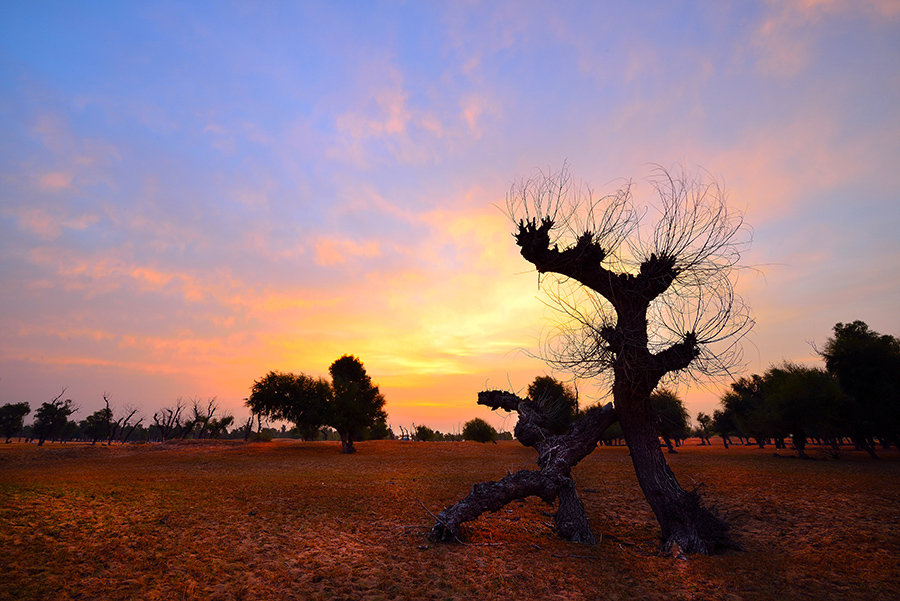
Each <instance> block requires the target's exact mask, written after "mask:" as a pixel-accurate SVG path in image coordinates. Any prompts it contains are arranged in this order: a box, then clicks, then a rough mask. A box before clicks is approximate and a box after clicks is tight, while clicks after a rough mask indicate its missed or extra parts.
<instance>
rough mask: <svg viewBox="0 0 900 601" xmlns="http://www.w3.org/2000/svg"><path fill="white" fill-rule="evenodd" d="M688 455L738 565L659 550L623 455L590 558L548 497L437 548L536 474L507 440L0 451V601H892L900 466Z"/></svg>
mask: <svg viewBox="0 0 900 601" xmlns="http://www.w3.org/2000/svg"><path fill="white" fill-rule="evenodd" d="M781 454H782V456H776V455H775V453H774V451H773V449H771V448H769V449H765V450H761V449H757V448H732V449H730V450H728V451H725V450H724V449H722V447H721V446H715V447H712V448H709V447H701V446H697V445H696V444H695V443H693V442H690V441H689V443H688V444H687V446H685V447H682V449H681V452H680V453H679V454H677V455H672V456H669V460H670V463H671V465H672V468H673V470H674V471H675V473H676V474H677V475H678V477H679V479H680V480H681V482H682V484H683V485H685V486H686V487H690V486H693V485H694V483H700V482H703V483H704V484H705V486H704V487H703V489H702V490H703V493H704V496H705V498H706V499H707V502H709V503H711V504H714V505H715V506H717V507H718V508H719V509H720V510H721V511H723V512H726V513H727V515H728V519H729V521H730V523H731V524H732V526H733V529H734V531H735V535H736V538H737V540H738V541H739V542H740V543H741V544H742V545H743V546H744V547H745V551H743V552H731V553H728V554H725V555H721V556H716V557H690V558H689V559H688V560H686V561H685V560H683V559H678V558H675V557H672V556H662V555H660V554H659V553H658V551H657V540H656V538H655V537H656V536H657V526H656V523H655V521H654V520H653V516H652V514H651V513H650V512H649V509H648V508H647V505H646V502H645V501H644V500H643V497H642V496H641V494H640V491H639V490H638V487H637V482H636V480H635V477H634V474H633V472H632V468H631V465H630V462H629V460H628V454H627V449H625V448H609V447H603V448H599V449H598V450H597V451H596V452H594V453H593V455H591V456H590V457H588V458H587V459H585V460H584V461H583V462H582V463H581V465H579V466H578V468H577V470H576V480H577V482H578V484H579V487H580V490H581V491H582V497H583V498H584V501H585V505H586V507H587V511H588V516H589V518H590V520H591V525H592V527H593V529H594V532H595V534H596V535H598V538H599V537H600V536H602V539H601V540H600V542H599V544H598V545H596V546H594V547H585V546H581V545H577V544H574V543H568V542H565V541H562V540H560V539H559V538H557V536H556V535H555V533H554V531H553V529H552V527H551V523H552V517H550V514H549V513H548V512H552V510H553V508H552V507H550V506H548V505H545V504H543V503H541V502H540V501H537V500H529V501H527V502H524V503H514V504H512V505H510V506H509V507H508V508H507V509H505V510H503V511H500V512H498V513H495V514H490V515H487V516H484V517H482V518H481V519H479V520H478V521H476V522H474V523H472V524H470V525H469V528H468V530H467V532H468V534H469V536H468V540H467V542H466V544H452V545H434V544H431V543H429V542H428V540H427V539H426V534H427V531H428V529H429V527H430V526H431V524H432V523H433V518H432V517H431V516H430V515H429V513H428V511H431V512H434V513H437V512H438V511H439V510H440V509H441V508H443V507H444V506H445V505H447V504H449V503H452V502H454V501H456V500H458V499H460V498H461V497H462V496H464V495H465V494H466V493H467V492H468V490H469V489H470V487H471V486H472V484H474V483H476V482H479V481H482V480H489V479H497V478H500V477H502V476H503V475H505V474H506V472H507V470H516V469H519V468H522V467H533V461H534V456H535V454H534V452H533V451H532V450H531V449H526V448H524V447H522V446H521V445H519V444H518V443H516V442H507V443H501V444H498V445H480V444H477V443H411V442H399V441H383V442H366V443H361V444H359V452H358V453H357V454H356V455H353V456H345V455H341V454H340V453H339V446H338V445H337V444H336V443H297V442H289V441H284V442H280V441H276V442H274V443H268V444H266V443H255V444H242V443H203V444H178V445H169V444H167V445H133V446H125V447H121V446H116V447H113V448H107V447H103V446H99V445H98V446H95V447H92V446H89V445H82V444H65V445H59V444H48V445H45V446H44V447H42V448H38V447H36V446H34V445H25V444H16V443H13V444H8V445H0V599H17V600H19V599H21V600H25V599H59V600H62V599H166V600H169V599H469V598H480V599H499V598H515V599H517V600H519V599H665V600H666V601H673V600H677V599H728V600H739V599H866V600H867V601H868V600H875V599H900V568H898V565H900V560H898V556H900V457H898V455H897V453H896V450H894V451H892V452H885V453H884V459H882V460H881V461H873V460H870V459H868V458H866V457H863V456H861V455H857V454H854V453H847V454H846V456H845V457H844V458H842V459H841V460H839V461H832V460H828V459H826V458H825V455H824V453H822V454H820V453H819V452H818V451H816V450H815V448H813V450H812V455H813V456H816V457H818V459H817V460H813V461H803V460H799V459H795V458H791V457H789V456H788V455H789V453H788V452H784V451H782V452H781Z"/></svg>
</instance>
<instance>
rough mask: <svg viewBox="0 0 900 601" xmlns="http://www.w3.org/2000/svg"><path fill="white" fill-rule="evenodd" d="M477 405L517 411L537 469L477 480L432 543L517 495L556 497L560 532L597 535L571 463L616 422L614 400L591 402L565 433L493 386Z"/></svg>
mask: <svg viewBox="0 0 900 601" xmlns="http://www.w3.org/2000/svg"><path fill="white" fill-rule="evenodd" d="M478 404H479V405H486V406H488V407H491V408H492V409H505V410H506V411H516V412H518V414H519V421H518V422H517V423H516V429H515V434H516V438H517V439H518V440H519V442H521V443H522V444H524V445H526V446H530V447H533V448H534V449H535V450H537V452H538V460H537V463H538V467H539V470H519V471H518V472H515V473H513V474H509V475H507V476H506V477H504V478H503V479H501V480H499V481H497V482H482V483H479V484H476V485H475V486H473V487H472V491H471V492H470V493H469V494H468V495H467V496H466V497H465V498H464V499H462V500H461V501H459V502H457V503H456V504H454V505H451V506H450V507H447V508H446V509H444V510H443V511H441V513H440V514H439V515H438V522H437V523H436V524H435V525H434V527H433V528H432V529H431V534H430V535H429V538H430V539H431V540H432V541H435V542H449V541H453V540H460V537H461V526H462V524H463V523H465V522H469V521H472V520H474V519H476V518H478V517H479V516H480V515H481V514H483V513H486V512H488V511H497V510H499V509H501V508H502V507H503V506H504V505H506V504H507V503H510V502H512V501H514V500H516V499H524V498H526V497H531V496H534V497H539V498H540V499H542V500H543V501H545V502H547V503H552V502H553V501H554V500H555V499H559V506H558V508H557V511H556V515H555V517H554V521H555V523H556V531H557V532H558V533H559V535H560V536H561V537H563V538H565V539H566V540H571V541H575V542H579V543H583V544H588V545H592V544H594V543H595V542H596V539H595V538H594V535H593V533H592V532H591V528H590V526H589V524H588V519H587V515H586V514H585V511H584V504H583V503H582V502H581V499H580V498H579V497H578V491H577V490H576V488H575V481H574V480H573V479H572V468H573V467H574V466H575V465H576V464H577V463H578V462H579V461H581V460H582V459H583V458H585V457H587V456H588V455H589V454H590V453H591V451H593V450H594V449H595V448H596V446H597V443H598V442H599V441H600V437H601V436H602V435H603V432H604V431H605V430H606V429H607V428H608V427H609V426H610V425H611V424H612V423H613V422H615V421H616V412H615V410H614V409H613V407H612V405H611V404H610V405H606V406H603V407H600V406H597V407H592V408H590V409H588V410H587V411H586V412H585V415H584V417H583V419H581V420H579V421H577V422H575V423H574V424H573V425H572V426H570V427H569V429H568V430H567V431H566V432H565V433H564V434H553V433H552V432H551V431H550V430H549V429H548V428H547V423H546V418H545V416H544V414H543V413H542V412H541V411H540V410H539V408H538V407H537V406H536V405H535V403H533V402H532V401H529V400H525V399H522V398H519V397H518V396H516V395H514V394H512V393H509V392H503V391H499V390H491V391H486V392H481V393H479V394H478Z"/></svg>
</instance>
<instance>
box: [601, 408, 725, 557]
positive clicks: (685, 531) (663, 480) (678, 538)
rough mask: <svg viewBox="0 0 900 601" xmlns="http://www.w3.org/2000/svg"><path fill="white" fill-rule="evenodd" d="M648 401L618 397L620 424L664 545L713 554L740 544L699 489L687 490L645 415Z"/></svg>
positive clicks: (664, 546) (686, 551)
mask: <svg viewBox="0 0 900 601" xmlns="http://www.w3.org/2000/svg"><path fill="white" fill-rule="evenodd" d="M643 405H646V411H649V402H647V403H642V402H640V399H631V403H629V402H627V401H624V400H622V399H620V398H616V411H617V412H618V415H619V424H621V426H622V431H623V432H624V433H625V441H626V442H627V443H628V448H629V450H630V451H631V462H632V465H633V466H634V472H635V474H636V475H637V479H638V484H639V485H640V487H641V491H643V493H644V496H645V497H646V499H647V502H648V503H649V505H650V508H651V509H652V510H653V513H654V515H656V519H657V521H658V522H659V525H660V529H661V531H662V532H661V540H662V548H663V550H664V551H666V552H668V551H669V550H671V548H672V546H673V545H674V544H676V543H677V544H678V546H679V547H680V548H681V550H682V551H684V552H685V553H703V554H712V553H715V552H717V551H722V550H724V549H737V548H740V547H739V546H738V545H737V544H736V543H734V542H733V541H732V540H731V539H730V538H729V536H728V525H727V524H726V523H725V522H724V521H723V520H722V519H720V518H719V517H718V516H716V515H715V514H714V513H713V512H711V511H710V510H709V509H707V508H706V507H704V506H703V505H702V504H701V503H700V497H699V495H698V494H697V493H696V492H688V491H686V490H684V489H683V488H682V487H681V485H680V484H679V483H678V479H677V478H676V477H675V474H674V473H672V470H671V469H670V468H669V465H668V463H666V459H665V456H664V455H663V452H662V449H661V448H660V445H659V438H658V435H657V433H656V430H655V429H654V428H653V426H652V421H651V420H649V419H646V418H643V417H642V416H641V415H642V413H643V412H644V410H645V409H644V407H643Z"/></svg>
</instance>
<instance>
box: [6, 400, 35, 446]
mask: <svg viewBox="0 0 900 601" xmlns="http://www.w3.org/2000/svg"><path fill="white" fill-rule="evenodd" d="M29 413H31V407H30V406H29V405H28V403H6V404H5V405H3V406H2V407H0V434H3V436H4V438H6V442H10V441H11V440H12V437H13V436H15V435H16V434H18V433H20V432H21V431H22V428H23V423H24V420H25V416H26V415H28V414H29Z"/></svg>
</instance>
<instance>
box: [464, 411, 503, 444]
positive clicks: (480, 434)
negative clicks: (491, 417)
mask: <svg viewBox="0 0 900 601" xmlns="http://www.w3.org/2000/svg"><path fill="white" fill-rule="evenodd" d="M462 437H463V440H474V441H475V442H496V440H497V430H495V429H494V427H493V426H492V425H490V424H489V423H487V422H486V421H484V420H483V419H481V418H480V417H476V418H475V419H472V420H469V421H467V422H466V424H465V425H464V426H463V431H462Z"/></svg>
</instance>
